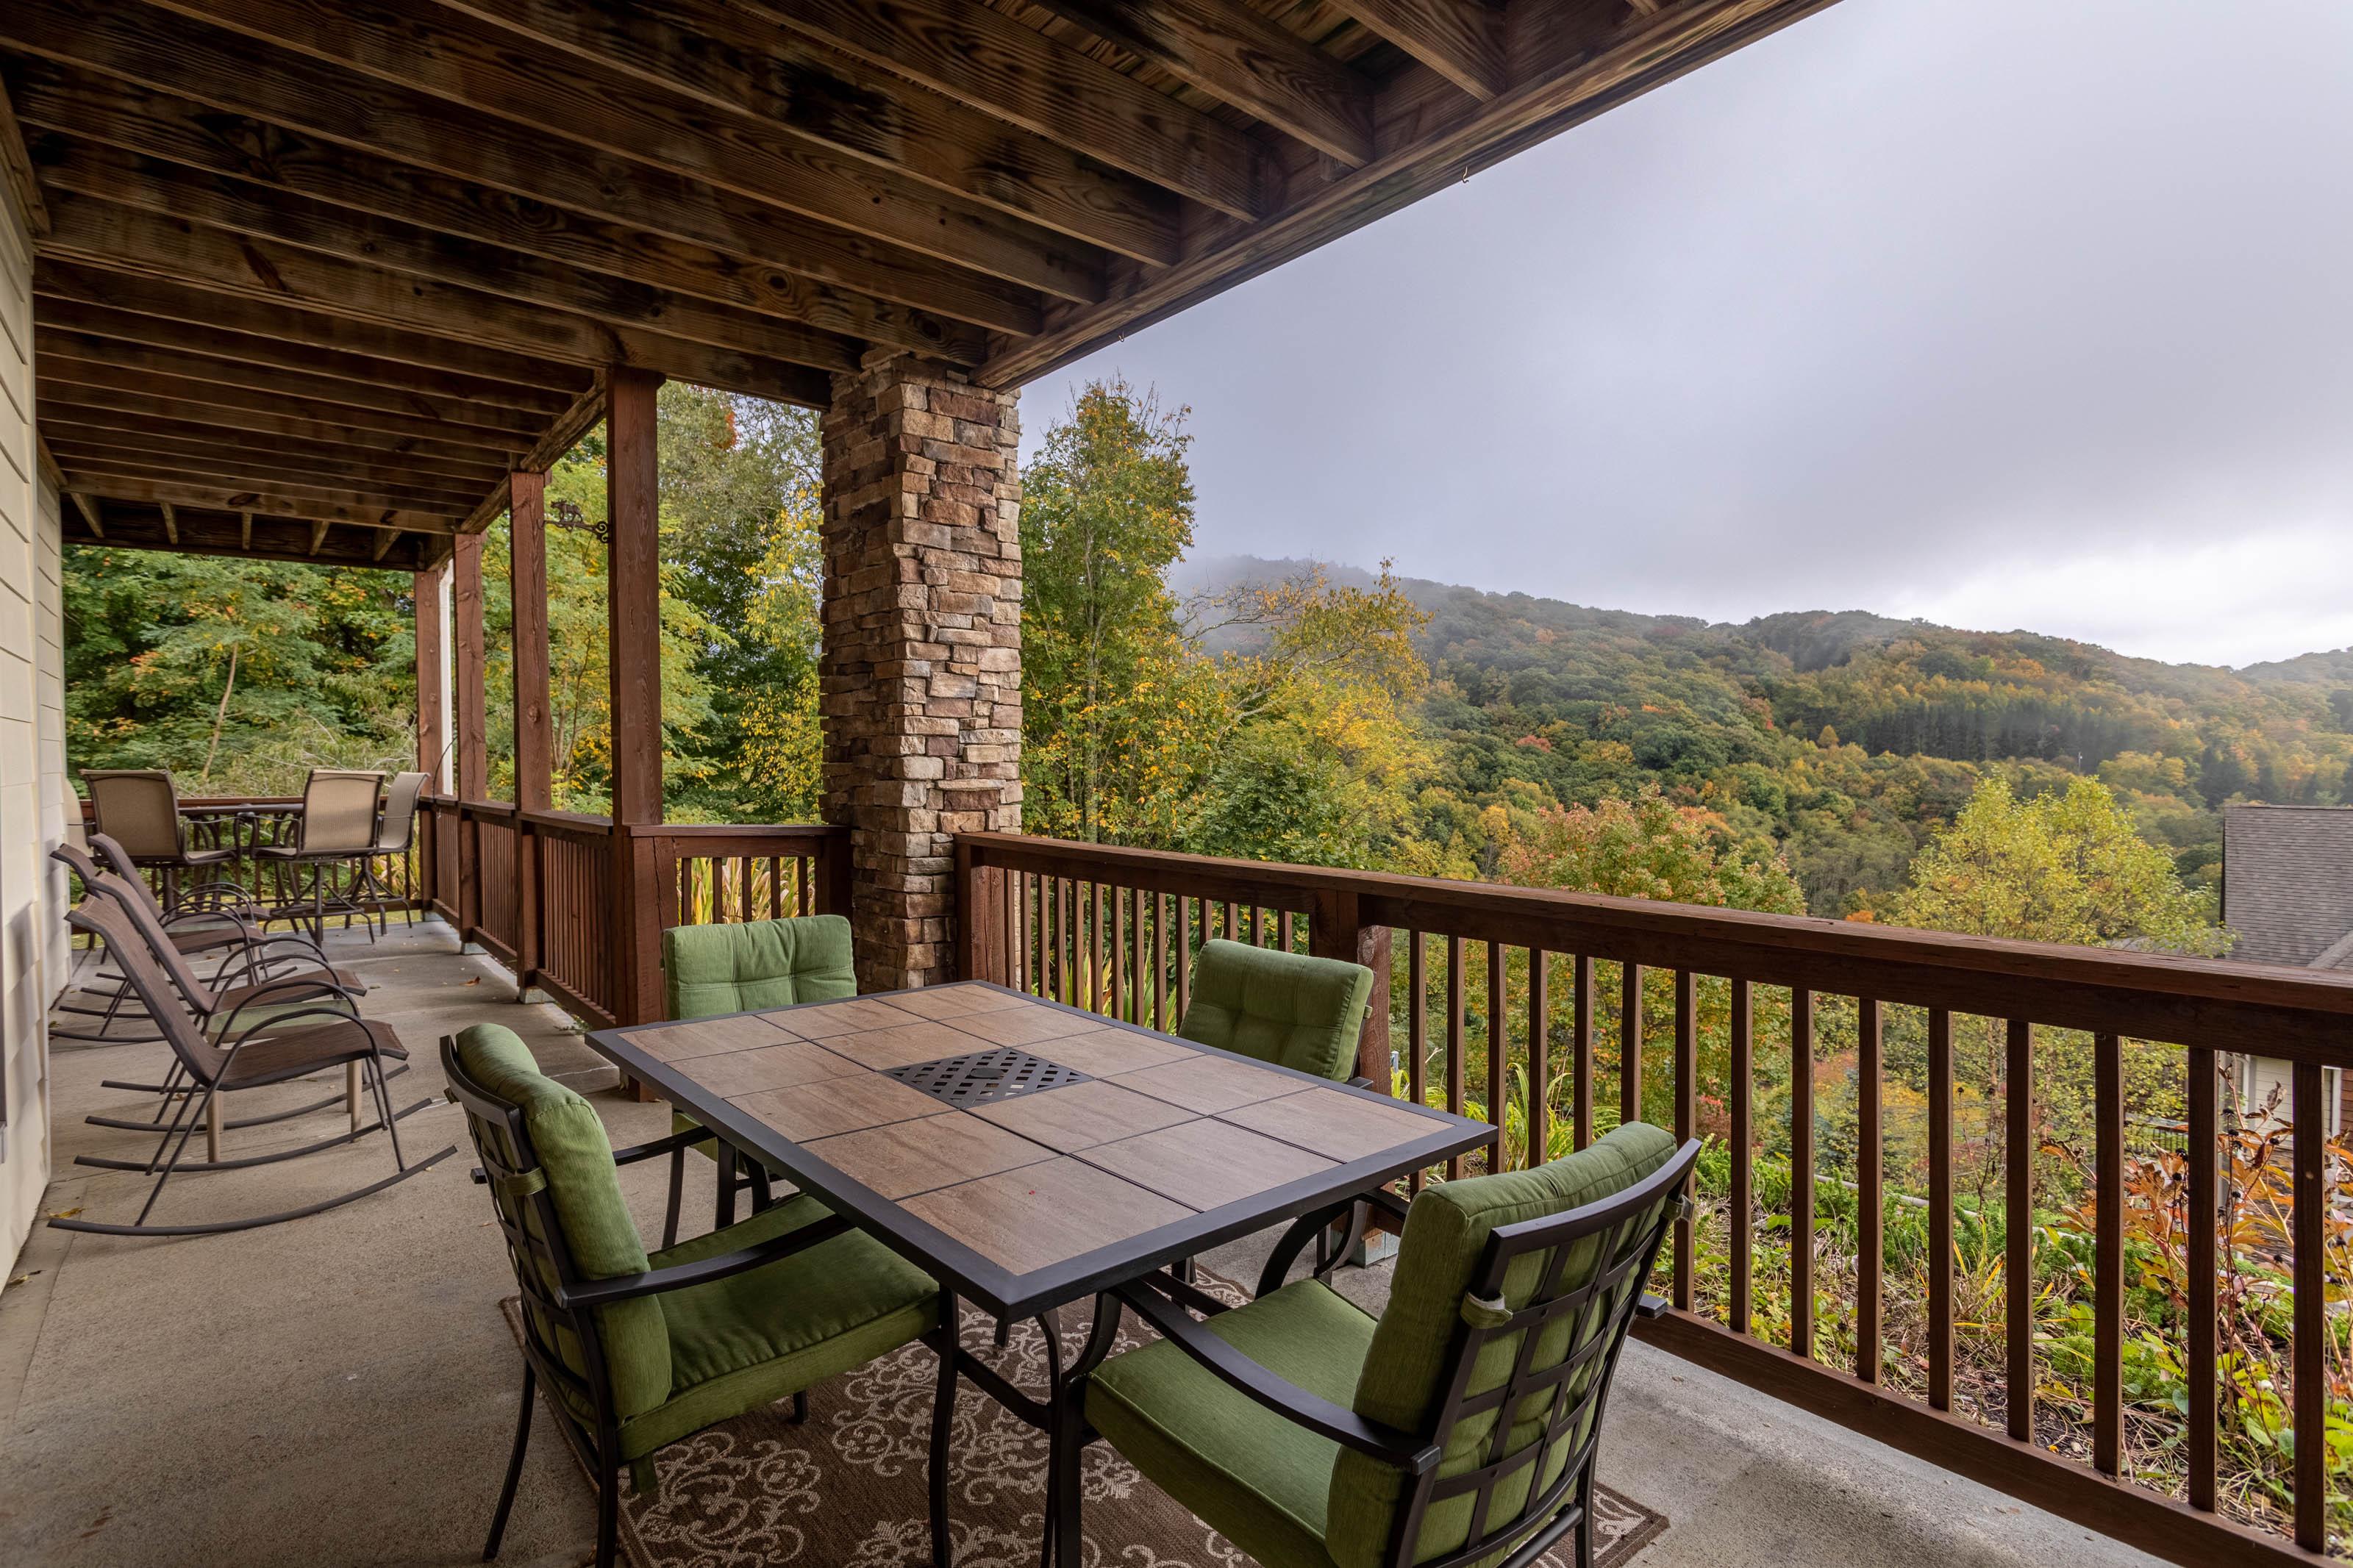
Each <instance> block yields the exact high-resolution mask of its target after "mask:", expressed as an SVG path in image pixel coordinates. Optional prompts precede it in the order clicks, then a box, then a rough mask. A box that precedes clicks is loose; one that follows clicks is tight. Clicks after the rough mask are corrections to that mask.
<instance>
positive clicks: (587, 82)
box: [0, 0, 1830, 565]
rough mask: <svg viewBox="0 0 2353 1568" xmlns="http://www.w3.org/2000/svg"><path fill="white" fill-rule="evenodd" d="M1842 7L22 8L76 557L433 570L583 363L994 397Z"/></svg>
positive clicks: (576, 411) (21, 46)
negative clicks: (949, 384)
mask: <svg viewBox="0 0 2353 1568" xmlns="http://www.w3.org/2000/svg"><path fill="white" fill-rule="evenodd" d="M1829 3H1830V0H1036V3H1032V0H987V4H982V3H980V0H8V4H7V5H5V6H0V86H5V92H6V100H5V108H0V163H5V165H6V167H7V170H8V173H9V174H10V175H11V176H12V177H13V178H14V179H15V180H16V184H18V185H19V188H20V195H22V196H23V198H24V199H25V202H26V205H27V207H28V208H29V209H30V210H31V211H32V214H33V218H34V227H35V230H36V234H35V247H36V251H37V267H36V271H35V279H34V288H35V293H36V300H35V322H36V326H35V349H36V357H37V396H38V400H39V418H40V426H41V430H42V434H43V437H44V439H45V441H46V442H47V447H48V450H49V452H50V454H51V455H52V457H53V458H54V460H55V462H56V463H57V465H58V469H59V471H60V473H61V474H62V476H63V479H64V480H65V484H66V489H68V490H69V492H70V493H71V494H73V495H74V496H75V497H76V498H77V504H76V505H75V506H74V507H73V508H72V509H70V511H69V524H68V528H69V538H70V539H76V540H90V539H93V538H98V537H103V538H106V539H109V540H116V541H120V542H124V543H130V544H142V543H154V544H160V545H163V546H164V547H167V548H183V549H189V548H203V549H218V550H223V551H227V552H236V553H249V554H257V555H259V554H269V555H280V554H285V555H292V556H296V557H298V558H302V559H317V560H322V561H325V560H338V561H347V560H364V561H366V562H370V563H381V564H385V565H394V564H407V563H411V562H414V563H417V564H430V563H437V562H438V560H439V559H441V558H442V556H444V555H446V553H447V551H448V538H449V537H450V536H451V535H452V534H454V533H457V532H462V531H477V530H479V529H480V528H482V527H485V526H487V525H488V523H489V521H491V518H493V517H494V516H495V515H497V513H498V512H499V510H501V509H502V508H503V506H504V504H505V481H504V477H503V476H504V475H505V474H507V473H508V472H511V471H512V470H513V469H514V468H533V467H541V466H544V464H545V463H546V462H548V461H549V460H551V459H552V458H554V457H555V456H557V455H559V454H560V453H561V452H562V450H563V449H564V447H566V446H568V445H569V444H570V443H571V441H572V440H574V439H575V438H576V437H577V436H578V435H579V434H580V432H581V431H583V430H585V429H586V428H587V427H588V426H590V425H592V424H593V423H594V422H595V421H596V419H597V418H598V417H599V416H601V414H602V410H603V404H602V396H601V383H600V377H601V374H602V372H603V370H604V369H605V367H607V366H610V365H616V364H626V365H636V366H640V367H643V368H646V369H650V370H654V371H658V372H659V373H661V374H664V375H667V376H671V377H674V378H677V379H681V380H686V381H692V382H697V383H701V384H706V385H712V386H718V387H723V388H726V389H729V390H732V391H738V392H746V393H752V394H755V395H760V396H765V397H770V398H776V399H781V400H783V401H786V402H793V403H801V404H807V405H823V404H824V403H825V401H826V400H827V397H828V390H829V387H830V384H831V379H830V378H831V376H832V374H834V373H836V372H840V371H849V370H855V369H857V368H859V367H860V366H861V365H863V364H866V363H871V362H872V361H873V360H874V359H875V357H876V356H879V355H888V354H892V353H900V352H907V351H913V352H917V353H923V354H926V355H930V356H933V357H935V358H938V359H941V360H944V361H947V362H949V363H954V364H957V365H960V366H963V367H965V368H966V369H967V371H968V372H969V374H972V375H973V377H974V378H975V379H976V381H978V382H979V383H981V384H984V385H988V386H995V387H1004V386H1009V385H1015V384H1020V383H1022V382H1024V381H1027V380H1029V379H1030V378H1032V377H1035V376H1037V375H1039V374H1044V373H1045V372H1047V371H1050V370H1051V369H1053V368H1055V367H1057V366H1059V365H1061V364H1063V363H1068V362H1069V361H1071V360H1072V359H1074V358H1077V357H1078V356H1080V355H1082V354H1083V353H1087V352H1089V351H1090V350H1092V349H1093V348H1095V347H1097V346H1099V345H1101V344H1103V343H1104V342H1109V341H1112V340H1113V339H1115V338H1117V337H1118V336H1120V335H1121V334H1123V333H1124V332H1127V331H1133V330H1134V329H1136V328H1138V327H1141V326H1144V325H1145V324H1148V323H1150V322H1153V321H1158V320H1161V319H1163V318H1165V317H1166V316H1169V315H1171V314H1174V313H1176V312H1177V311H1179V310H1184V309H1186V308H1187V306H1189V305H1191V304H1193V303H1194V302H1196V301H1198V300H1202V299H1205V298H1207V297H1208V296H1209V295H1211V294H1214V293H1216V292H1218V291H1219V290H1220V289H1225V288H1228V287H1230V286H1231V285H1233V284H1234V283H1236V282H1239V281H1240V280H1242V279H1247V278H1250V277H1252V276H1254V275H1256V274H1257V273H1259V272H1262V271H1265V270H1267V269H1268V268H1272V267H1275V266H1278V265H1280V264H1282V262H1283V261H1286V260H1288V259H1290V258H1292V257H1294V256H1297V255H1300V254H1303V253H1304V252H1306V251H1308V250H1311V249H1314V247H1318V246H1320V245H1322V244H1324V243H1325V242H1326V241H1328V240H1331V239H1333V238H1335V237H1338V236H1340V235H1343V234H1345V233H1347V232H1348V231H1350V230H1352V229H1354V228H1356V227H1357V226H1360V225H1363V224H1365V223H1367V222H1370V221H1371V220H1373V219H1374V218H1377V217H1378V216H1381V215H1382V214H1384V213H1388V212H1391V211H1394V210H1396V209H1397V208H1398V207H1400V206H1403V205H1407V204H1409V203H1410V202H1413V201H1415V200H1417V199H1419V197H1421V196H1423V195H1427V194H1429V193H1430V192H1431V191H1432V190H1435V189H1436V188H1438V187H1439V186H1440V185H1443V184H1448V183H1451V182H1452V181H1455V180H1459V179H1462V178H1464V177H1467V176H1468V175H1469V174H1472V173H1475V172H1476V171H1478V170H1479V169H1482V168H1484V167H1486V166H1488V165H1490V164H1492V163H1495V162H1497V161H1499V160H1501V159H1503V158H1504V157H1508V156H1510V155H1511V154H1512V153H1515V152H1517V151H1519V150H1521V149H1522V148H1524V147H1526V146H1529V145H1532V144H1533V143H1534V142H1537V141H1540V140H1542V139H1544V138H1545V137H1547V136H1550V135H1552V134H1554V133H1556V132H1559V131H1561V130H1563V129H1566V128H1567V127H1568V126H1570V125H1572V124H1575V123H1577V121H1581V120H1583V119H1586V118H1588V117H1590V116H1591V115H1594V114H1596V113H1599V112H1600V111H1601V110H1605V109H1608V108H1609V107H1611V106H1612V105H1614V104H1616V103H1619V102H1622V101H1624V100H1626V99H1628V98H1630V97H1632V96H1634V95H1635V94H1637V93H1640V92H1642V91H1644V90H1647V89H1649V88H1651V87H1653V86H1656V85H1657V84H1659V83H1661V82H1662V81H1665V80H1667V79H1671V78H1672V77H1674V76H1677V75H1679V74H1681V73H1682V72H1683V71H1686V70H1689V69H1691V68H1694V67H1695V66H1697V65H1700V64H1703V63H1704V62H1706V61H1707V60H1710V59H1713V58H1717V57H1719V56H1721V55H1723V54H1725V53H1727V52H1729V51H1730V50H1732V49H1735V48H1737V47H1740V46H1741V45H1742V44H1745V43H1746V42H1748V41H1750V40H1752V39H1754V38H1757V37H1761V36H1763V35H1764V34H1765V33H1767V32H1769V31H1772V30H1773V29H1775V28H1778V27H1779V26H1785V25H1786V24H1788V22H1791V21H1793V20H1795V19H1797V18H1799V17H1800V16H1805V15H1808V14H1810V13H1811V12H1813V11H1816V10H1820V9H1821V8H1822V7H1823V6H1825V5H1828V4H1829ZM387 536H388V538H387Z"/></svg>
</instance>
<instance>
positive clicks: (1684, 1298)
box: [1674, 969, 1699, 1312]
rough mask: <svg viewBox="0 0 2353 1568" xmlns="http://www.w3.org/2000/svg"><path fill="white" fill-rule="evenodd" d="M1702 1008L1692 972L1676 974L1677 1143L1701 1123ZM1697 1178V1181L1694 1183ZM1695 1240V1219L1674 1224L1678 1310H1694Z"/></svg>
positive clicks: (1684, 1217)
mask: <svg viewBox="0 0 2353 1568" xmlns="http://www.w3.org/2000/svg"><path fill="white" fill-rule="evenodd" d="M1698 1013H1699V1008H1698V1005H1697V996H1696V993H1695V991H1694V982H1693V978H1692V972H1691V971H1690V970H1688V969H1678V970H1676V971H1675V1142H1678V1143H1681V1142H1683V1141H1684V1140H1685V1139H1688V1138H1689V1137H1691V1135H1692V1132H1693V1130H1694V1127H1695V1126H1696V1125H1697V1123H1698V1121H1699V1116H1698V1111H1699V1099H1698V1089H1699V1018H1698ZM1695 1180H1696V1177H1694V1181H1695ZM1696 1239H1697V1238H1696V1236H1695V1233H1694V1222H1693V1219H1692V1216H1691V1215H1690V1214H1688V1213H1686V1214H1683V1215H1680V1216H1679V1217H1678V1218H1677V1219H1676V1220H1675V1282H1674V1289H1675V1296H1674V1300H1675V1309H1676V1310H1678V1311H1683V1312H1688V1311H1690V1310H1692V1301H1693V1279H1692V1276H1693V1275H1694V1272H1695V1271H1696V1270H1695V1258H1694V1251H1695V1250H1696Z"/></svg>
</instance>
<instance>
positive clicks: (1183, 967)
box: [1176, 893, 1209, 1026]
mask: <svg viewBox="0 0 2353 1568" xmlns="http://www.w3.org/2000/svg"><path fill="white" fill-rule="evenodd" d="M1197 910H1198V913H1199V917H1200V920H1201V923H1202V924H1203V925H1204V926H1205V927H1206V926H1207V925H1208V920H1209V909H1208V905H1207V904H1204V903H1202V902H1201V901H1200V900H1198V899H1188V898H1187V897H1186V896H1185V895H1184V894H1182V893H1179V894H1177V895H1176V1018H1177V1022H1178V1024H1179V1026H1182V1024H1183V1022H1184V1018H1185V1015H1186V1014H1187V1012H1188V1011H1190V1010H1191V1008H1192V1005H1193V953H1194V951H1195V950H1194V947H1193V921H1194V916H1195V912H1196V911H1197Z"/></svg>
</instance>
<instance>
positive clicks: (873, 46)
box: [739, 0, 1266, 219]
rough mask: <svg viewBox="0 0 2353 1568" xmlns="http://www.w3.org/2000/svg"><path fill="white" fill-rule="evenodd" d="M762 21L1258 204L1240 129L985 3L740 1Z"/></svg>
mask: <svg viewBox="0 0 2353 1568" xmlns="http://www.w3.org/2000/svg"><path fill="white" fill-rule="evenodd" d="M739 3H740V4H741V5H742V8H743V9H744V10H746V11H749V12H750V13H752V14H753V15H754V16H758V17H760V18H761V19H762V20H763V21H767V22H773V23H775V24H776V25H777V26H781V27H784V28H786V30H788V31H790V32H794V33H797V34H799V35H800V36H801V37H807V38H812V39H815V40H817V41H818V42H819V43H822V44H824V45H826V46H827V47H831V48H836V49H839V50H841V51H843V52H844V53H846V54H849V55H852V56H854V57H856V58H859V59H861V60H864V61H865V62H866V63H867V64H869V65H872V66H877V67H880V68H882V69H884V70H889V71H895V72H897V73H898V74H900V75H902V76H904V77H907V78H909V79H912V80H914V81H919V82H921V83H923V85H924V86H925V87H928V88H930V89H933V90H934V91H935V92H942V93H945V94H946V95H947V96H948V97H950V98H953V99H955V100H959V101H961V102H963V103H966V104H969V105H970V106H971V107H973V108H975V109H977V110H982V111H983V112H985V113H987V114H992V115H995V116H996V117H997V119H999V120H1002V121H1006V122H1007V123H1008V124H1011V125H1018V126H1020V127H1021V128H1022V129H1024V130H1026V131H1030V132H1035V133H1037V134H1038V135H1040V136H1043V137H1046V138H1047V139H1049V140H1050V141H1054V142H1060V143H1062V144H1063V145H1064V146H1066V147H1071V148H1075V149H1077V150H1078V151H1080V152H1082V153H1086V154H1087V155H1088V156H1089V157H1091V158H1095V159H1098V160H1100V161H1101V162H1103V163H1109V164H1110V165H1112V166H1113V168H1116V169H1125V170H1126V171H1127V172H1128V173H1130V174H1135V175H1137V176H1139V177H1141V178H1144V179H1146V180H1150V181H1152V182H1153V183H1155V184H1159V185H1164V186H1166V188H1168V189H1169V190H1172V191H1175V192H1176V193H1177V194H1179V195H1186V196H1189V197H1191V198H1192V199H1193V200H1195V201H1197V202H1199V203H1201V204H1202V205H1205V206H1208V207H1210V208H1212V209H1214V210H1216V211H1218V212H1221V213H1224V214H1226V215H1227V216H1230V217H1236V218H1242V219H1250V218H1255V217H1258V216H1261V215H1262V214H1263V212H1264V211H1265V203H1266V191H1265V189H1264V184H1263V182H1262V180H1261V171H1260V167H1259V164H1260V161H1261V150H1260V148H1259V147H1258V145H1257V143H1256V142H1254V141H1253V140H1252V139H1251V138H1250V135H1249V134H1248V133H1246V132H1241V131H1239V130H1237V129H1235V128H1234V127H1233V126H1230V125H1228V124H1226V123H1225V122H1224V121H1220V120H1216V119H1213V118H1211V117H1210V116H1208V115H1207V114H1204V113H1202V112H1200V111H1199V110H1195V109H1191V108H1188V107H1187V106H1186V105H1185V104H1182V103H1180V102H1178V101H1177V100H1175V99H1173V98H1170V97H1169V96H1168V95H1166V93H1162V92H1158V91H1155V90H1154V89H1152V88H1149V87H1146V86H1145V85H1144V84H1143V83H1142V82H1139V81H1137V80H1135V79H1134V78H1132V77H1126V76H1122V75H1121V74H1120V73H1119V72H1117V71H1115V70H1113V69H1112V68H1110V67H1109V66H1106V65H1103V64H1100V63H1098V62H1097V61H1095V60H1094V59H1092V58H1089V57H1088V56H1086V55H1084V54H1082V53H1081V52H1080V51H1078V50H1077V49H1073V48H1071V47H1068V46H1066V45H1063V44H1060V43H1057V42H1055V41H1054V40H1053V39H1051V38H1050V37H1046V35H1045V34H1043V33H1041V32H1039V31H1038V30H1037V29H1036V28H1034V27H1030V26H1025V25H1024V24H1022V23H1020V22H1017V21H1015V20H1014V19H1013V18H1012V17H1010V16H1003V15H1001V14H999V13H997V12H996V11H992V10H990V9H988V8H987V6H985V5H968V4H963V3H960V0H790V3H789V4H776V3H775V0H739Z"/></svg>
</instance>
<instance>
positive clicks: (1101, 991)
mask: <svg viewBox="0 0 2353 1568" xmlns="http://www.w3.org/2000/svg"><path fill="white" fill-rule="evenodd" d="M1088 886H1089V888H1090V889H1092V898H1091V900H1090V901H1091V902H1092V904H1093V905H1094V924H1093V926H1092V929H1091V930H1090V931H1088V933H1087V957H1088V960H1089V962H1088V964H1087V977H1088V987H1087V1011H1088V1012H1090V1013H1100V1012H1102V1011H1103V1009H1104V1008H1106V1007H1108V1006H1109V1005H1111V976H1109V975H1108V974H1105V973H1103V970H1104V967H1105V966H1106V964H1107V963H1109V959H1110V955H1111V954H1112V953H1113V952H1118V951H1119V950H1118V949H1117V948H1116V947H1115V946H1113V943H1112V940H1111V935H1110V932H1109V931H1107V930H1105V928H1104V924H1103V915H1104V912H1105V911H1104V909H1103V901H1104V900H1103V892H1104V889H1103V884H1102V883H1101V882H1092V883H1089V884H1088Z"/></svg>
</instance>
